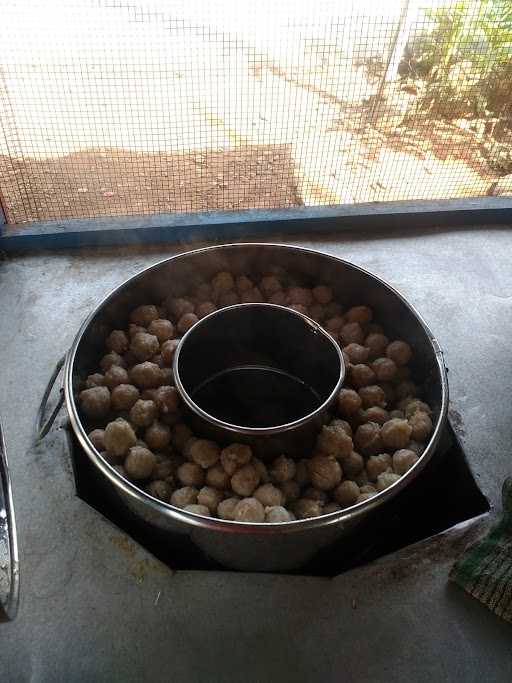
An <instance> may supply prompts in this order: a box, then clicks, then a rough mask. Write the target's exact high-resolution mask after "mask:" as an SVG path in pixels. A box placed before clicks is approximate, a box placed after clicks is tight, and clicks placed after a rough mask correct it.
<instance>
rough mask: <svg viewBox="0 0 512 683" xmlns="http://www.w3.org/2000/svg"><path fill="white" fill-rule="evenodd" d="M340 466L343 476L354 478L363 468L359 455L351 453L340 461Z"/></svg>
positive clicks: (354, 452)
mask: <svg viewBox="0 0 512 683" xmlns="http://www.w3.org/2000/svg"><path fill="white" fill-rule="evenodd" d="M341 465H342V467H343V473H344V474H345V476H347V477H355V476H357V475H358V474H359V473H360V472H361V471H362V469H363V467H364V460H363V457H362V456H361V455H360V454H359V453H356V451H352V452H351V453H350V455H348V456H347V457H345V458H343V459H342V460H341Z"/></svg>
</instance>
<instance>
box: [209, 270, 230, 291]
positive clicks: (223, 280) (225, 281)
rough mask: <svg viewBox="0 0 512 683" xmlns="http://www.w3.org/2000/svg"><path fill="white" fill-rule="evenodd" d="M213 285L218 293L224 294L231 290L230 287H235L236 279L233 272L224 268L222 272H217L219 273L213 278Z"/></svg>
mask: <svg viewBox="0 0 512 683" xmlns="http://www.w3.org/2000/svg"><path fill="white" fill-rule="evenodd" d="M212 287H213V291H214V292H215V293H216V294H217V295H220V294H224V293H225V292H229V290H230V289H234V287H235V280H234V278H233V276H232V275H231V273H229V272H228V271H226V270H224V271H221V272H220V273H217V275H216V276H215V277H214V278H213V280H212Z"/></svg>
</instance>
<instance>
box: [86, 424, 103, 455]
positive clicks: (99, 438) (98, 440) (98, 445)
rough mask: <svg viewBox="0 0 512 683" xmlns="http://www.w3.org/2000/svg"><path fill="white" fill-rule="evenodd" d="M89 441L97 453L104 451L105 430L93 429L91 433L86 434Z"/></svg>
mask: <svg viewBox="0 0 512 683" xmlns="http://www.w3.org/2000/svg"><path fill="white" fill-rule="evenodd" d="M88 436H89V441H90V442H91V443H92V445H93V446H94V448H95V449H96V450H97V451H100V452H101V451H104V450H105V430H104V429H93V430H92V432H90V433H89V434H88Z"/></svg>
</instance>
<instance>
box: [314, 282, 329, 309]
mask: <svg viewBox="0 0 512 683" xmlns="http://www.w3.org/2000/svg"><path fill="white" fill-rule="evenodd" d="M312 294H313V298H314V300H315V301H318V303H319V304H322V306H327V304H328V303H330V302H331V301H332V289H331V288H330V287H326V286H325V285H317V286H316V287H313V290H312Z"/></svg>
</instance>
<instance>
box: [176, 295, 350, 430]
mask: <svg viewBox="0 0 512 683" xmlns="http://www.w3.org/2000/svg"><path fill="white" fill-rule="evenodd" d="M248 307H254V308H266V309H268V308H274V309H278V310H281V311H286V313H289V314H291V315H294V316H296V317H297V318H301V319H302V320H303V322H304V323H305V324H307V325H308V326H310V327H312V328H313V329H314V330H315V332H317V333H320V334H322V336H323V337H325V339H327V341H328V342H329V343H330V344H331V346H332V347H333V348H334V350H335V351H336V354H337V356H338V360H339V363H340V370H339V376H338V378H337V380H336V383H335V384H334V387H333V389H332V390H331V392H330V393H329V395H328V396H327V398H326V399H325V400H324V401H322V403H321V404H320V405H319V406H317V407H316V408H315V410H313V411H312V412H310V413H307V414H306V415H303V416H302V417H300V418H298V419H297V420H293V421H292V422H287V423H284V424H280V425H273V426H271V427H243V426H242V425H235V424H231V423H229V422H224V420H221V419H219V418H217V417H215V416H214V415H211V414H210V413H207V412H206V411H205V410H203V409H202V408H201V407H200V406H199V405H198V404H197V403H196V402H195V401H194V399H193V398H192V396H191V395H190V394H189V393H188V391H187V389H185V387H184V386H183V382H182V381H181V376H180V372H179V367H178V363H179V358H180V354H181V351H182V349H183V345H184V343H185V342H186V340H187V339H188V338H189V336H190V335H191V334H192V333H193V332H194V330H196V329H197V327H198V326H199V325H202V324H207V323H208V320H209V319H211V318H214V317H216V316H217V315H219V314H222V313H226V312H228V311H230V310H233V309H237V308H244V309H245V308H248ZM173 370H174V383H175V385H176V389H177V390H178V392H179V394H180V396H181V398H182V399H183V400H184V401H185V403H186V404H187V406H188V407H189V408H190V409H191V410H192V411H193V412H194V413H196V415H199V417H201V418H202V419H203V420H205V421H206V422H209V423H210V424H212V425H215V426H216V427H219V428H220V429H224V430H226V431H229V432H233V433H236V434H244V435H246V436H255V437H256V436H261V437H266V436H272V435H275V434H282V433H283V432H289V431H291V430H292V429H297V428H298V427H302V426H303V425H305V424H306V423H308V422H310V421H311V420H314V419H315V417H317V416H318V415H321V414H322V413H323V412H324V411H325V410H327V408H328V407H329V406H330V405H331V404H332V402H333V401H334V399H335V397H336V394H337V393H338V392H339V390H340V389H341V385H342V384H343V381H344V379H345V362H344V360H343V354H342V352H341V349H340V347H339V344H337V343H336V342H335V340H334V339H333V338H332V336H331V335H330V334H329V333H328V332H326V331H325V330H324V328H323V327H322V326H321V325H319V324H318V323H317V322H315V321H314V320H313V319H312V318H310V317H309V316H307V315H304V314H303V313H299V311H294V310H293V309H290V308H287V307H286V306H279V305H278V304H269V303H259V302H254V303H245V304H233V306H226V307H224V308H220V309H217V310H216V311H212V312H211V313H209V314H208V315H205V317H204V318H201V320H199V321H198V322H197V323H196V324H195V325H194V326H193V327H191V328H190V329H189V330H187V332H186V333H185V334H184V335H183V337H182V338H181V340H180V343H179V344H178V347H177V348H176V351H175V353H174V361H173Z"/></svg>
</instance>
